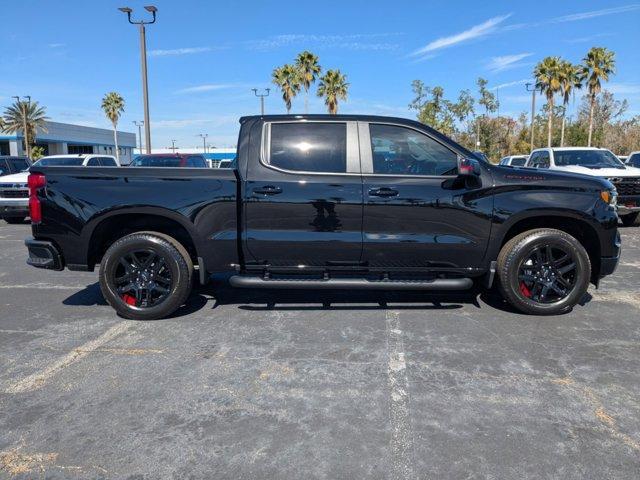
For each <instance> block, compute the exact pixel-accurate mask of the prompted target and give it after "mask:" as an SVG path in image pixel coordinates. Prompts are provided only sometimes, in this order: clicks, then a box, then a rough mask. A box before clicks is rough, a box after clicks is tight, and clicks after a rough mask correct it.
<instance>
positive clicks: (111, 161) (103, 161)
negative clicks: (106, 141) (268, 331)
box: [100, 157, 118, 167]
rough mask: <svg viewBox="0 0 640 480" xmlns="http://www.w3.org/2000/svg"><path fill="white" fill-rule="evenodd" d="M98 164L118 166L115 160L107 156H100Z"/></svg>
mask: <svg viewBox="0 0 640 480" xmlns="http://www.w3.org/2000/svg"><path fill="white" fill-rule="evenodd" d="M100 164H101V165H102V166H103V167H117V166H118V164H117V163H116V161H115V160H114V159H113V158H109V157H102V158H100Z"/></svg>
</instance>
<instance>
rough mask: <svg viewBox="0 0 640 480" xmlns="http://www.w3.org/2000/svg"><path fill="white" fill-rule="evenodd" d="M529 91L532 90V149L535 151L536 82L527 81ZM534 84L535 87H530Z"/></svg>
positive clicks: (526, 85)
mask: <svg viewBox="0 0 640 480" xmlns="http://www.w3.org/2000/svg"><path fill="white" fill-rule="evenodd" d="M524 86H525V88H526V89H527V92H531V151H532V152H533V144H534V143H535V136H536V133H535V131H536V130H535V129H536V127H535V123H534V122H535V119H536V85H535V83H525V85H524ZM531 86H533V89H530V88H529V87H531Z"/></svg>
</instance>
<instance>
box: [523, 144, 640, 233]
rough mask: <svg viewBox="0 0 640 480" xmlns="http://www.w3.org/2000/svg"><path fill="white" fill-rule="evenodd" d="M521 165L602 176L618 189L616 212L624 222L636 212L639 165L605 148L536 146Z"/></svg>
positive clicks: (639, 206) (639, 199)
mask: <svg viewBox="0 0 640 480" xmlns="http://www.w3.org/2000/svg"><path fill="white" fill-rule="evenodd" d="M525 167H528V168H541V169H542V168H546V169H549V170H556V171H560V172H570V173H581V174H583V175H589V176H592V177H600V178H606V179H607V180H609V181H610V182H611V183H613V185H614V186H615V187H616V190H617V192H618V215H620V219H621V220H622V223H623V224H624V225H625V226H631V225H633V224H634V223H635V222H636V220H637V219H638V215H639V214H640V168H635V167H630V166H628V165H625V164H624V163H622V162H621V161H620V160H619V159H618V157H616V156H615V155H614V154H613V153H611V152H610V151H609V150H607V149H605V148H594V147H559V148H538V149H536V150H534V151H533V152H531V155H530V156H529V160H527V163H526V165H525Z"/></svg>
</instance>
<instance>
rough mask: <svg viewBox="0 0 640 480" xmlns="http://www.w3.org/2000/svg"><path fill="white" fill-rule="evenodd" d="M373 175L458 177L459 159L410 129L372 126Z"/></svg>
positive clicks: (431, 140)
mask: <svg viewBox="0 0 640 480" xmlns="http://www.w3.org/2000/svg"><path fill="white" fill-rule="evenodd" d="M369 133H370V135H371V149H372V154H373V173H377V174H387V175H455V174H456V172H457V170H458V156H457V155H456V153H455V152H453V151H451V150H449V149H448V148H447V147H445V146H444V145H442V144H441V143H439V142H437V141H436V140H434V139H433V138H431V137H429V136H427V135H425V134H423V133H420V132H418V131H416V130H412V129H410V128H405V127H399V126H395V125H376V124H372V125H369Z"/></svg>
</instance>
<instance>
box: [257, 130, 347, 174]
mask: <svg viewBox="0 0 640 480" xmlns="http://www.w3.org/2000/svg"><path fill="white" fill-rule="evenodd" d="M268 161H269V164H271V165H273V166H274V167H278V168H283V169H285V170H298V171H302V172H329V173H344V172H346V171H347V125H346V124H345V123H318V122H316V123H314V122H309V123H307V122H305V123H273V124H271V148H270V150H269V159H268Z"/></svg>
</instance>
